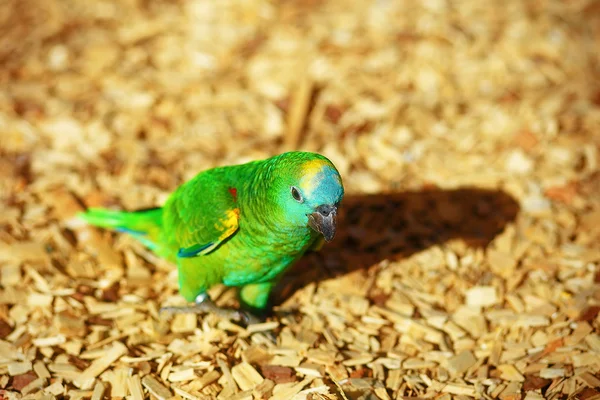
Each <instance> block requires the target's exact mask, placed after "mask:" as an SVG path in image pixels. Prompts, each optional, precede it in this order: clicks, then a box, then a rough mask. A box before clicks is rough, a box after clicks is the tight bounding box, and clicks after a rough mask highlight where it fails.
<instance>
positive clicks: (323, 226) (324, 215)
mask: <svg viewBox="0 0 600 400" xmlns="http://www.w3.org/2000/svg"><path fill="white" fill-rule="evenodd" d="M336 217H337V207H336V206H333V205H331V204H323V205H320V206H319V207H317V211H315V212H314V213H312V214H308V226H310V227H311V228H312V229H314V230H315V231H316V232H319V233H320V234H321V235H323V237H324V238H325V240H326V241H328V242H330V241H331V240H332V239H333V237H334V236H335V220H336Z"/></svg>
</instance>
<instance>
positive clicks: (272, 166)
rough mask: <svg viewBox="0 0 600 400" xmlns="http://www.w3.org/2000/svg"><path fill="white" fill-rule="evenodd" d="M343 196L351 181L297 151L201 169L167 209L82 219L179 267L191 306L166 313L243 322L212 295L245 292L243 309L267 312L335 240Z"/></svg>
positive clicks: (89, 213) (95, 211) (322, 160)
mask: <svg viewBox="0 0 600 400" xmlns="http://www.w3.org/2000/svg"><path fill="white" fill-rule="evenodd" d="M343 196H344V186H343V184H342V178H341V176H340V173H339V171H338V170H337V169H336V167H335V166H334V165H333V163H332V162H331V161H330V160H329V159H328V158H326V157H325V156H323V155H321V154H318V153H313V152H302V151H291V152H286V153H282V154H279V155H276V156H273V157H271V158H267V159H263V160H258V161H251V162H248V163H245V164H237V165H229V166H222V167H215V168H212V169H207V170H205V171H202V172H200V173H198V174H197V175H196V176H195V177H193V178H192V179H190V180H189V181H187V182H185V183H183V184H182V185H181V186H179V187H178V188H177V189H175V190H174V191H173V192H172V193H171V194H170V195H169V196H168V197H167V199H166V201H165V203H164V205H163V206H162V207H157V208H150V209H144V210H137V211H131V212H127V211H116V210H110V209H103V208H88V209H87V210H86V211H84V212H83V213H81V214H80V215H79V216H80V218H81V219H83V220H84V221H85V222H86V223H87V224H90V225H93V226H97V227H102V228H107V229H112V230H114V231H117V232H123V233H126V234H129V235H131V236H133V237H134V238H135V239H137V240H139V241H140V242H141V243H142V244H143V245H144V246H146V247H147V248H149V249H150V250H151V251H152V252H154V253H155V254H156V255H158V256H159V257H162V258H164V259H167V260H169V261H170V262H172V263H174V264H175V265H176V266H177V275H178V287H179V293H180V294H181V296H183V298H184V299H185V300H186V301H187V302H188V305H186V306H173V307H163V309H161V311H168V312H172V313H179V312H184V313H203V312H214V313H217V314H219V315H222V316H226V317H228V318H231V319H244V318H247V317H248V315H247V313H245V312H244V311H242V310H228V309H222V308H219V307H217V306H216V305H215V303H214V302H213V301H212V300H211V299H210V296H208V294H207V290H208V289H210V288H211V287H213V286H214V285H217V284H224V285H225V286H228V287H236V288H238V289H239V290H238V295H239V299H240V304H241V307H240V308H241V309H246V310H251V312H250V314H252V313H256V312H264V311H265V309H266V308H267V307H268V301H269V298H270V294H271V291H272V289H273V288H274V286H275V285H276V283H277V282H278V280H279V278H280V277H281V276H282V275H283V274H284V273H285V271H286V270H287V269H288V268H289V267H290V266H292V265H293V264H294V263H295V262H296V261H297V260H298V259H299V258H300V257H302V255H303V254H305V253H306V252H308V251H318V250H319V249H320V248H321V247H322V246H323V245H324V243H325V242H330V241H331V240H333V238H334V236H335V233H336V217H337V213H338V208H339V207H340V204H341V201H342V199H343ZM190 304H191V305H190Z"/></svg>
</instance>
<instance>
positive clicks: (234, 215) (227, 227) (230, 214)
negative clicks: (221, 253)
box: [215, 208, 240, 242]
mask: <svg viewBox="0 0 600 400" xmlns="http://www.w3.org/2000/svg"><path fill="white" fill-rule="evenodd" d="M239 217H240V209H239V208H234V209H232V210H227V211H226V212H225V217H224V218H221V219H220V220H219V222H218V223H216V224H215V228H216V229H218V230H219V231H223V233H222V234H221V236H219V240H218V241H219V242H221V241H223V240H225V239H227V238H228V237H229V236H231V235H233V233H234V232H235V231H236V230H237V228H238V219H239Z"/></svg>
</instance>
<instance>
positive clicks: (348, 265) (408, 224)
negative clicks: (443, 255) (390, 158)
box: [273, 187, 519, 306]
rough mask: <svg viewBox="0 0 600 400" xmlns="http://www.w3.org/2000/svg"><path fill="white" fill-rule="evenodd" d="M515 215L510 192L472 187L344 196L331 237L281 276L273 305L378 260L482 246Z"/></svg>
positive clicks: (366, 266) (364, 267)
mask: <svg viewBox="0 0 600 400" xmlns="http://www.w3.org/2000/svg"><path fill="white" fill-rule="evenodd" d="M518 211H519V205H518V203H517V201H516V200H515V199H514V198H513V197H512V196H510V195H509V194H507V193H505V192H502V191H498V190H484V189H478V188H470V187H465V188H459V189H455V190H442V189H437V188H432V189H425V190H420V191H410V192H399V193H391V194H373V195H354V196H352V195H350V196H346V197H345V198H344V201H343V203H342V206H341V207H340V210H339V214H338V224H337V226H338V230H337V234H336V237H335V239H334V240H333V241H332V242H331V243H326V244H325V245H324V246H323V248H322V249H321V250H320V251H319V252H317V253H310V254H307V255H306V256H305V257H303V258H302V259H301V260H300V261H299V262H298V263H296V264H295V265H294V266H293V267H292V268H291V269H290V270H289V271H288V272H287V273H286V274H285V275H284V276H283V278H282V279H281V281H280V282H279V284H278V286H277V287H276V289H275V291H274V293H273V295H274V296H273V305H275V306H277V305H280V304H281V303H282V302H284V301H285V300H286V299H287V298H289V297H290V296H291V295H292V294H293V293H294V292H296V291H297V290H299V289H301V288H303V287H304V286H306V285H307V284H309V283H310V282H319V281H322V280H325V279H331V278H334V277H336V276H340V275H344V274H347V273H350V272H354V271H356V270H367V269H368V268H369V267H371V266H374V265H376V264H377V263H379V262H380V261H382V260H392V261H393V260H400V259H403V258H407V257H409V256H410V255H412V254H414V253H417V252H419V251H421V250H424V249H427V248H429V247H431V246H434V245H441V244H443V243H445V242H447V241H449V240H452V239H462V240H463V241H464V242H465V243H466V244H467V245H468V246H471V247H483V248H485V247H486V246H487V245H488V244H489V243H490V242H491V241H492V240H493V239H494V238H495V237H496V236H497V235H498V234H499V233H501V232H502V231H503V230H504V228H505V227H506V225H507V224H509V223H510V222H511V221H514V220H515V218H516V216H517V213H518ZM316 265H319V266H323V267H322V268H315V266H316Z"/></svg>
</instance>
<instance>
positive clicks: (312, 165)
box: [300, 160, 328, 193]
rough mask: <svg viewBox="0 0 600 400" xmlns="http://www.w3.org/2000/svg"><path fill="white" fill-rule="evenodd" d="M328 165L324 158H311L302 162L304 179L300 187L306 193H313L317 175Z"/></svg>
mask: <svg viewBox="0 0 600 400" xmlns="http://www.w3.org/2000/svg"><path fill="white" fill-rule="evenodd" d="M326 165H328V163H327V162H326V161H323V160H311V161H307V162H305V163H304V164H302V179H301V181H300V189H302V191H303V192H305V193H311V192H312V191H313V190H314V188H315V185H316V181H315V179H314V178H315V176H316V175H317V174H318V173H320V172H321V171H322V170H323V167H325V166H326Z"/></svg>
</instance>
